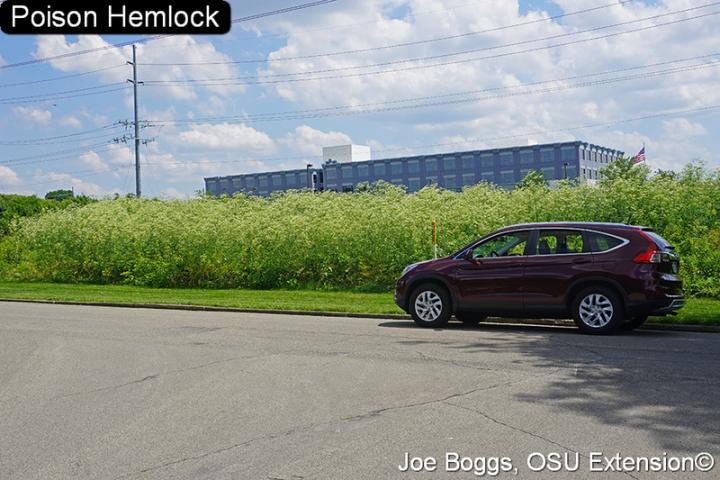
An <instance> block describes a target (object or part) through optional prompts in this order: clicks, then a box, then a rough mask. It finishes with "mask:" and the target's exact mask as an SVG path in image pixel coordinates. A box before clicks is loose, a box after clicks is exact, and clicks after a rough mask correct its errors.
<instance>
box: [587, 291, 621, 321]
mask: <svg viewBox="0 0 720 480" xmlns="http://www.w3.org/2000/svg"><path fill="white" fill-rule="evenodd" d="M579 313H580V320H582V322H583V323H584V324H585V325H587V326H588V327H592V328H602V327H604V326H605V325H607V324H608V323H610V321H611V320H612V318H613V314H614V313H615V310H614V309H613V305H612V302H611V301H610V299H609V298H607V297H606V296H605V295H603V294H601V293H591V294H589V295H587V296H585V298H583V299H582V301H581V302H580V311H579Z"/></svg>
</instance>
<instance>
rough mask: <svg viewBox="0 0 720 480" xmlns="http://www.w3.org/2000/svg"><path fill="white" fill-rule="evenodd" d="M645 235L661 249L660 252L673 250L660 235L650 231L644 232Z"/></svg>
mask: <svg viewBox="0 0 720 480" xmlns="http://www.w3.org/2000/svg"><path fill="white" fill-rule="evenodd" d="M644 233H645V235H647V236H648V237H650V238H651V239H652V241H653V242H655V244H656V245H657V246H658V247H659V248H660V249H661V250H674V249H675V247H673V246H672V245H671V244H670V242H668V241H667V240H665V239H664V238H663V237H662V236H661V235H660V234H658V233H655V232H653V231H651V230H644Z"/></svg>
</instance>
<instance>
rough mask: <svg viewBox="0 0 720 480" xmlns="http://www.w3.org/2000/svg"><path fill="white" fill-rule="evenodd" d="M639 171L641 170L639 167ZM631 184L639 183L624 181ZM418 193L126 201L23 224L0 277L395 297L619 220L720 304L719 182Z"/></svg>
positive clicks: (697, 179) (691, 173)
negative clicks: (423, 280)
mask: <svg viewBox="0 0 720 480" xmlns="http://www.w3.org/2000/svg"><path fill="white" fill-rule="evenodd" d="M633 168H634V169H638V168H640V167H633ZM627 172H630V170H628V171H626V173H627ZM526 187H527V188H518V189H515V190H514V191H512V192H508V191H505V190H502V189H500V188H497V187H494V186H492V185H489V184H480V185H477V186H473V187H469V188H466V189H465V190H463V192H461V193H455V192H449V191H445V190H441V189H438V188H434V187H429V188H425V189H423V190H422V191H420V192H418V193H415V194H407V193H405V191H404V190H403V189H402V188H399V187H395V186H392V185H389V184H381V185H375V186H368V187H367V188H365V189H364V191H362V192H357V193H352V194H341V193H333V192H326V193H321V194H318V193H311V192H290V193H286V194H281V195H275V196H273V197H272V198H270V199H263V198H256V197H246V196H236V197H234V198H222V199H211V198H197V199H193V200H190V201H169V202H168V201H160V200H137V199H122V198H121V199H117V200H109V201H103V202H99V203H95V204H91V205H87V206H85V207H82V208H74V209H66V210H58V211H52V212H48V213H46V214H44V215H42V216H40V217H36V218H31V219H25V220H22V221H21V225H20V228H19V229H18V230H17V231H15V232H14V233H13V234H12V235H10V236H8V237H7V238H5V240H4V241H2V242H0V278H4V279H5V280H31V281H53V282H69V283H73V282H82V283H101V284H109V283H114V284H128V285H143V286H154V287H206V288H236V287H242V288H260V289H268V288H301V287H315V288H331V289H340V288H353V289H360V290H368V291H371V290H386V289H388V288H391V287H392V285H393V284H394V281H395V280H396V279H397V276H398V275H399V273H400V271H401V270H402V269H403V267H405V266H406V265H407V264H409V263H412V262H416V261H419V260H423V259H427V258H431V256H432V245H431V221H432V219H433V218H437V220H438V226H439V243H440V245H439V246H440V250H441V253H444V254H449V253H451V252H453V251H456V250H457V249H459V248H460V247H462V246H463V245H465V244H467V243H469V242H470V241H472V240H474V239H476V238H478V237H479V236H481V235H483V234H486V233H488V232H490V231H492V230H494V229H496V228H499V227H502V226H505V225H511V224H515V223H520V222H528V221H558V220H568V221H570V220H575V221H612V222H623V223H629V224H636V225H646V226H650V227H653V228H654V229H656V230H657V231H658V232H660V233H661V234H662V235H664V236H665V237H666V238H668V240H670V241H671V242H673V243H674V244H675V245H676V246H677V248H678V251H679V252H680V254H681V255H682V259H683V260H682V261H683V274H684V276H685V281H686V285H687V287H688V290H689V292H690V293H697V294H706V295H719V294H720V211H719V209H720V177H719V176H718V173H717V172H716V173H713V174H709V173H707V172H706V171H705V170H703V168H702V166H699V165H691V166H689V167H687V168H686V169H685V170H683V171H682V172H680V173H678V174H677V175H674V176H673V175H656V176H647V175H645V176H642V175H639V176H638V175H636V174H635V173H630V174H629V175H628V174H625V175H618V176H615V177H613V178H611V179H609V180H606V181H603V182H602V183H601V184H600V185H599V186H596V187H595V186H590V185H579V186H578V185H574V184H572V183H571V182H560V184H559V185H558V186H557V187H554V188H550V187H547V186H545V185H544V183H543V184H540V183H539V182H532V183H531V184H529V185H527V186H526Z"/></svg>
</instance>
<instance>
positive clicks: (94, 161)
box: [79, 151, 108, 172]
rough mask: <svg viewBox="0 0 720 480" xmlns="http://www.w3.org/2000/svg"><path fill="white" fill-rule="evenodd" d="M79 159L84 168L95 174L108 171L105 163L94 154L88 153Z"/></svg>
mask: <svg viewBox="0 0 720 480" xmlns="http://www.w3.org/2000/svg"><path fill="white" fill-rule="evenodd" d="M79 159H80V161H81V162H82V163H83V164H84V165H85V166H86V167H89V168H91V169H92V170H94V171H96V172H104V171H107V169H108V165H107V163H105V162H104V161H103V160H102V158H100V155H98V154H97V153H96V152H93V151H90V152H87V153H84V154H82V155H80V157H79Z"/></svg>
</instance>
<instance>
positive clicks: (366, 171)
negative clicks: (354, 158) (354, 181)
mask: <svg viewBox="0 0 720 480" xmlns="http://www.w3.org/2000/svg"><path fill="white" fill-rule="evenodd" d="M357 168H358V177H360V178H368V176H370V167H369V166H368V165H358V167H357Z"/></svg>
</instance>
